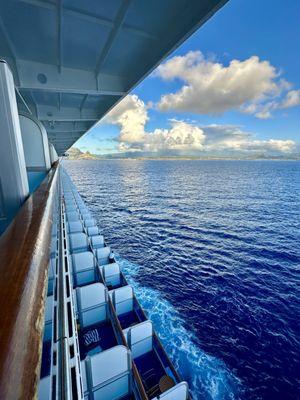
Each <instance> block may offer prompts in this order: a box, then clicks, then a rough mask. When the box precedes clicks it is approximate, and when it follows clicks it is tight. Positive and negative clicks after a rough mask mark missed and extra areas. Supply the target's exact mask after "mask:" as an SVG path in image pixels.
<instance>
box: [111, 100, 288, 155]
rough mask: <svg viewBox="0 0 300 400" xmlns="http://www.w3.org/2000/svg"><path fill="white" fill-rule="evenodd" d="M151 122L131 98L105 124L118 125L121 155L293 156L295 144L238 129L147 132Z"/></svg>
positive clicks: (175, 127) (177, 126) (184, 127)
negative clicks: (251, 153)
mask: <svg viewBox="0 0 300 400" xmlns="http://www.w3.org/2000/svg"><path fill="white" fill-rule="evenodd" d="M148 120H149V117H148V109H147V106H146V105H145V103H144V102H143V101H142V100H141V99H139V98H138V96H136V95H128V96H127V97H126V98H125V99H124V100H123V101H122V102H120V103H119V104H118V105H117V106H116V107H115V108H114V109H113V110H112V111H111V112H110V113H109V114H108V116H107V117H106V122H108V123H112V124H115V125H118V126H119V127H120V134H119V136H118V138H117V140H118V142H119V150H120V151H123V152H124V151H147V152H165V153H167V152H170V153H172V152H177V153H186V154H188V153H195V152H198V153H199V152H216V151H218V152H226V151H239V152H275V153H290V152H292V151H293V149H294V147H295V142H293V141H292V140H274V139H270V140H258V139H256V138H255V135H253V134H251V133H249V132H245V131H243V130H242V129H241V127H239V126H236V125H216V124H212V125H208V126H197V125H196V123H195V122H191V121H189V122H187V121H180V120H175V119H173V120H170V121H169V122H170V128H168V129H160V128H157V129H155V130H154V131H152V132H149V131H147V130H146V123H147V121H148Z"/></svg>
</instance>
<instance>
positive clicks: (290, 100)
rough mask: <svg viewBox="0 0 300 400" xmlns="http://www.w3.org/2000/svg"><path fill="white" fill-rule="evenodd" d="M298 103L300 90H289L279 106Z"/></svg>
mask: <svg viewBox="0 0 300 400" xmlns="http://www.w3.org/2000/svg"><path fill="white" fill-rule="evenodd" d="M299 105H300V90H290V91H289V92H288V93H287V94H286V96H285V98H284V99H283V101H282V103H281V105H280V106H281V108H289V107H295V106H299Z"/></svg>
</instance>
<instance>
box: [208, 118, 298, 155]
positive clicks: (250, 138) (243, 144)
mask: <svg viewBox="0 0 300 400" xmlns="http://www.w3.org/2000/svg"><path fill="white" fill-rule="evenodd" d="M202 129H203V131H204V134H205V137H206V141H205V149H206V150H209V151H217V150H221V151H222V150H223V151H224V150H234V151H243V152H245V151H246V152H273V153H274V152H275V153H291V152H292V151H293V150H294V148H295V142H294V141H293V140H275V139H269V140H257V139H255V135H253V134H251V133H249V132H245V131H243V130H242V128H241V127H239V126H236V125H215V124H212V125H208V126H204V127H202Z"/></svg>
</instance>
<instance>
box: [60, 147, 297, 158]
mask: <svg viewBox="0 0 300 400" xmlns="http://www.w3.org/2000/svg"><path fill="white" fill-rule="evenodd" d="M66 158H67V159H68V160H124V159H135V160H300V154H288V155H273V156H270V155H266V154H258V153H256V154H245V155H243V156H241V155H239V156H234V155H233V156H230V157H228V156H223V157H222V156H199V155H197V156H196V155H195V156H181V155H174V156H170V155H161V154H155V155H154V154H153V153H148V154H147V153H142V154H141V153H138V152H134V153H114V154H101V155H100V154H93V153H91V152H90V151H86V152H83V151H81V150H80V149H78V148H77V147H71V148H70V149H69V150H68V151H67V152H66Z"/></svg>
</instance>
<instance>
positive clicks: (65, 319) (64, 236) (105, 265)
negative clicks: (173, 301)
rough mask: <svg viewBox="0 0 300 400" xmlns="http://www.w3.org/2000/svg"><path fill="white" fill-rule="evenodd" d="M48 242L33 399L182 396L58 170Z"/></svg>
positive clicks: (129, 291)
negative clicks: (62, 376) (63, 381)
mask: <svg viewBox="0 0 300 400" xmlns="http://www.w3.org/2000/svg"><path fill="white" fill-rule="evenodd" d="M59 186H60V190H59V191H58V194H57V198H56V207H55V211H54V215H53V220H54V224H53V228H52V239H51V258H50V265H49V278H48V279H49V281H48V290H47V299H46V313H45V315H46V316H45V329H44V337H43V352H42V368H41V381H40V384H39V398H40V399H48V398H53V397H57V396H58V391H59V376H58V375H59V368H58V366H59V365H60V364H61V363H62V362H63V361H64V363H65V368H66V372H69V374H68V375H69V377H70V380H69V381H68V383H69V387H68V391H69V392H70V393H71V398H82V397H84V398H87V399H88V398H89V399H90V398H95V399H98V398H99V399H102V398H110V399H124V400H125V399H147V398H149V399H157V398H160V399H178V400H181V399H182V400H185V399H187V398H188V397H189V394H188V386H187V383H186V382H184V381H183V380H182V379H181V378H180V377H179V375H178V372H177V371H176V370H175V369H174V367H173V365H172V363H171V361H170V360H169V358H168V356H167V354H166V353H165V351H164V348H163V347H162V345H161V342H160V340H159V338H158V337H157V336H156V334H155V332H154V330H153V326H152V322H151V321H150V320H148V318H147V316H146V315H145V313H144V311H143V309H142V308H141V306H140V304H139V302H138V300H137V298H136V297H135V295H134V291H133V288H132V287H131V286H130V285H128V283H127V281H126V277H125V276H124V275H123V273H122V271H121V269H120V266H119V264H118V262H117V260H116V259H115V256H114V253H113V250H112V248H111V247H110V246H109V245H108V244H107V243H106V242H105V239H104V237H103V235H102V234H101V230H100V229H99V227H98V226H97V225H96V221H95V219H94V218H93V215H91V213H90V211H89V209H88V208H87V207H86V205H85V204H84V202H83V200H82V198H81V196H80V195H79V194H78V192H77V190H76V187H75V186H74V184H73V183H72V182H71V180H70V178H69V176H68V175H67V174H66V172H65V171H64V170H63V169H61V172H60V177H59Z"/></svg>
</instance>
